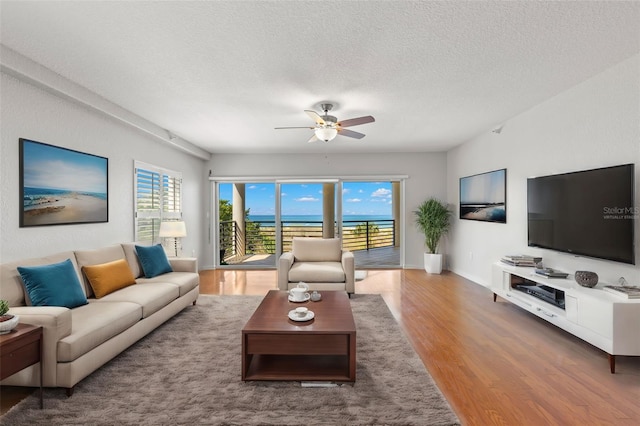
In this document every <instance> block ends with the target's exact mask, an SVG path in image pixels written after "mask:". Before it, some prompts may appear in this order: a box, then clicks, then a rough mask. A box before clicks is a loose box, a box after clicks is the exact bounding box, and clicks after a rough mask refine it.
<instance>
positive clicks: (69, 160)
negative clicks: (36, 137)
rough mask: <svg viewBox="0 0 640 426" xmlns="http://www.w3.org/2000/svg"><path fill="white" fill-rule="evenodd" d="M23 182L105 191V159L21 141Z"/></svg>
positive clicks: (36, 185)
mask: <svg viewBox="0 0 640 426" xmlns="http://www.w3.org/2000/svg"><path fill="white" fill-rule="evenodd" d="M23 153H24V186H25V187H32V188H46V189H63V190H67V191H78V192H95V193H101V194H106V193H107V160H106V159H105V158H102V157H96V156H93V155H89V154H83V153H80V152H76V151H70V150H67V149H63V148H58V147H55V146H51V145H46V144H41V143H37V142H32V141H24V145H23Z"/></svg>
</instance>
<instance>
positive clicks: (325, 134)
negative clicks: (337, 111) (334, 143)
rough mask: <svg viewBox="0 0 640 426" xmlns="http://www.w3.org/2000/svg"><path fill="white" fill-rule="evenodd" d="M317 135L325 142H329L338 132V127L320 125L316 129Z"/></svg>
mask: <svg viewBox="0 0 640 426" xmlns="http://www.w3.org/2000/svg"><path fill="white" fill-rule="evenodd" d="M315 133H316V137H317V138H318V139H320V140H323V141H325V142H329V141H330V140H332V139H333V138H335V137H336V135H337V134H338V129H336V128H335V127H319V128H317V129H316V132H315Z"/></svg>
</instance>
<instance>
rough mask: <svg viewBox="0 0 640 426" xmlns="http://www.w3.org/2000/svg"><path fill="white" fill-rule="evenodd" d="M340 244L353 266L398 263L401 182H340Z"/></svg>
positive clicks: (377, 265) (394, 265) (393, 265)
mask: <svg viewBox="0 0 640 426" xmlns="http://www.w3.org/2000/svg"><path fill="white" fill-rule="evenodd" d="M342 211H343V215H342V226H343V233H342V235H343V243H342V245H343V247H344V248H345V249H347V250H351V251H353V253H354V256H355V262H356V267H390V266H391V267H398V266H400V218H401V215H400V183H399V182H390V181H389V182H356V181H348V182H343V183H342Z"/></svg>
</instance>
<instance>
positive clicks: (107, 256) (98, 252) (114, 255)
mask: <svg viewBox="0 0 640 426" xmlns="http://www.w3.org/2000/svg"><path fill="white" fill-rule="evenodd" d="M75 255H76V260H77V261H78V266H79V267H80V269H81V270H82V267H83V266H88V265H100V264H102V263H107V262H113V261H114V260H119V259H124V258H125V256H124V250H123V248H122V246H121V245H120V244H117V245H113V246H107V247H102V248H99V249H94V250H76V251H75ZM82 281H83V283H84V287H85V293H86V294H87V296H88V297H91V296H93V289H92V288H91V284H89V280H88V279H87V277H86V276H84V275H83V276H82Z"/></svg>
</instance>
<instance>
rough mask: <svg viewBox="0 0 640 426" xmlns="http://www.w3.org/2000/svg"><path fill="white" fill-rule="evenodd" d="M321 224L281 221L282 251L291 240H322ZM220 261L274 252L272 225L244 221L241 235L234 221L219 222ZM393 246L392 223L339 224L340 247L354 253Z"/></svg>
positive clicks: (264, 222) (357, 222) (347, 221)
mask: <svg viewBox="0 0 640 426" xmlns="http://www.w3.org/2000/svg"><path fill="white" fill-rule="evenodd" d="M322 230H323V224H322V222H321V221H283V222H282V227H281V235H280V237H281V240H282V251H283V252H287V251H291V243H292V241H293V237H317V238H322ZM219 232H220V234H219V235H220V259H221V261H224V260H226V259H230V258H234V257H236V256H241V255H251V254H274V253H275V252H276V228H275V224H274V222H268V221H247V222H246V223H245V230H244V235H243V233H242V232H240V228H239V227H238V226H237V224H236V222H234V221H231V220H229V221H222V222H220V231H219ZM395 245H396V234H395V221H394V220H364V221H358V220H346V221H343V225H342V247H343V248H344V249H345V250H351V251H358V250H369V249H372V248H380V247H393V246H395Z"/></svg>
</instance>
